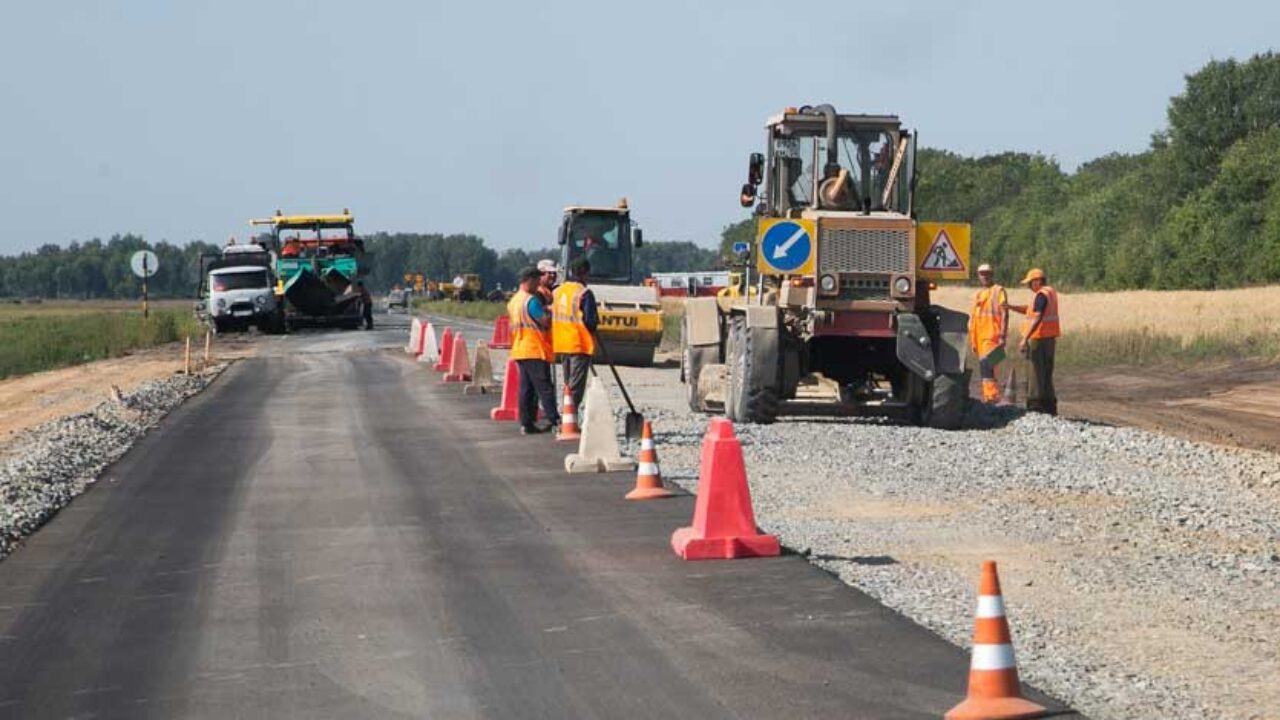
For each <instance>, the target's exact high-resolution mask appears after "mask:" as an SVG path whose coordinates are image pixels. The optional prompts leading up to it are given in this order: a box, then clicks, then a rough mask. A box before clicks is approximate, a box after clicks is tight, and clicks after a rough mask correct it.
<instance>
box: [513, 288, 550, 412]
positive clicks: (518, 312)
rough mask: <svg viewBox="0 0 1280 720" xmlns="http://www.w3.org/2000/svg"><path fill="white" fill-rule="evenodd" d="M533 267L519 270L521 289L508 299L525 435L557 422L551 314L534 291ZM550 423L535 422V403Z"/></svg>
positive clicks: (536, 408) (536, 409)
mask: <svg viewBox="0 0 1280 720" xmlns="http://www.w3.org/2000/svg"><path fill="white" fill-rule="evenodd" d="M540 276H541V274H540V273H539V272H538V270H537V269H536V268H531V267H530V268H525V269H524V270H523V271H522V272H521V273H520V290H519V292H517V293H516V294H515V295H513V296H512V297H511V301H510V302H508V303H507V316H508V317H509V318H510V319H511V355H510V357H511V359H512V360H514V361H515V363H516V367H517V368H518V369H519V371H520V395H519V398H520V400H519V409H520V432H521V433H522V434H524V435H530V434H533V433H540V432H547V431H548V430H550V429H552V428H553V427H554V426H556V425H559V424H560V411H559V410H558V409H557V408H556V390H555V386H554V385H553V384H552V382H551V363H552V362H553V361H554V360H555V354H554V353H553V352H552V349H551V314H550V313H549V312H548V311H547V309H546V307H544V306H543V304H542V300H541V299H539V297H538V295H537V288H538V279H539V277H540ZM539 402H541V404H542V412H543V414H544V415H546V417H547V420H548V421H549V424H545V425H538V424H536V420H537V417H538V404H539Z"/></svg>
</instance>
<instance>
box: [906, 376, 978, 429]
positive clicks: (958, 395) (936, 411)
mask: <svg viewBox="0 0 1280 720" xmlns="http://www.w3.org/2000/svg"><path fill="white" fill-rule="evenodd" d="M925 397H926V398H927V402H926V403H925V404H924V405H922V406H920V407H918V408H917V409H916V413H915V418H914V419H915V420H916V422H917V424H919V425H927V426H928V427H931V428H935V429H938V430H956V429H958V428H959V427H960V426H961V425H962V424H963V423H964V414H965V411H966V410H968V409H969V373H967V372H965V373H954V374H950V375H939V376H938V377H936V378H934V380H933V382H931V383H929V385H928V388H927V390H926V393H925Z"/></svg>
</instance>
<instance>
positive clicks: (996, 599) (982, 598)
mask: <svg viewBox="0 0 1280 720" xmlns="http://www.w3.org/2000/svg"><path fill="white" fill-rule="evenodd" d="M976 616H977V617H980V618H1002V617H1004V598H1003V597H1001V596H999V595H979V596H978V612H977V613H976Z"/></svg>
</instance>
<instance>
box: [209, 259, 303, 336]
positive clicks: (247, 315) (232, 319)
mask: <svg viewBox="0 0 1280 720" xmlns="http://www.w3.org/2000/svg"><path fill="white" fill-rule="evenodd" d="M274 266H275V264H274V258H273V257H272V254H271V253H269V252H268V251H267V250H266V248H264V247H262V246H261V245H257V244H253V243H250V244H247V245H228V246H226V247H225V248H223V249H222V252H221V253H211V254H205V255H202V256H201V257H200V289H199V293H198V294H199V300H198V301H197V302H196V313H197V315H201V316H202V317H204V318H205V319H207V320H208V322H209V324H210V326H212V328H213V331H214V332H215V333H224V332H234V331H245V330H248V329H249V328H250V327H256V328H257V329H258V331H259V332H269V333H276V332H282V331H283V330H284V307H283V305H282V303H281V302H280V297H279V294H278V292H277V287H276V279H275V276H274V273H273V272H272V268H273V267H274Z"/></svg>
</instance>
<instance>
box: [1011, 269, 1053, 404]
mask: <svg viewBox="0 0 1280 720" xmlns="http://www.w3.org/2000/svg"><path fill="white" fill-rule="evenodd" d="M1022 284H1023V285H1027V286H1029V287H1030V288H1031V292H1033V293H1035V299H1034V300H1032V302H1031V305H1029V306H1028V305H1009V306H1008V308H1009V309H1010V310H1012V311H1014V312H1018V313H1022V314H1024V315H1026V318H1027V319H1026V322H1025V324H1024V325H1023V328H1022V342H1020V343H1019V344H1018V350H1019V351H1021V352H1022V354H1023V355H1025V356H1026V357H1027V359H1028V360H1030V361H1031V377H1030V378H1029V379H1028V382H1027V409H1028V410H1031V411H1032V412H1042V413H1048V414H1050V415H1057V414H1058V395H1057V393H1056V392H1054V389H1053V355H1054V350H1055V349H1056V346H1057V342H1058V336H1059V335H1061V334H1062V324H1061V322H1060V321H1059V320H1058V291H1057V290H1054V289H1053V288H1051V287H1049V284H1048V278H1047V277H1046V276H1045V274H1044V271H1043V270H1041V269H1040V268H1032V269H1031V270H1030V271H1028V272H1027V276H1026V277H1024V278H1022Z"/></svg>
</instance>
